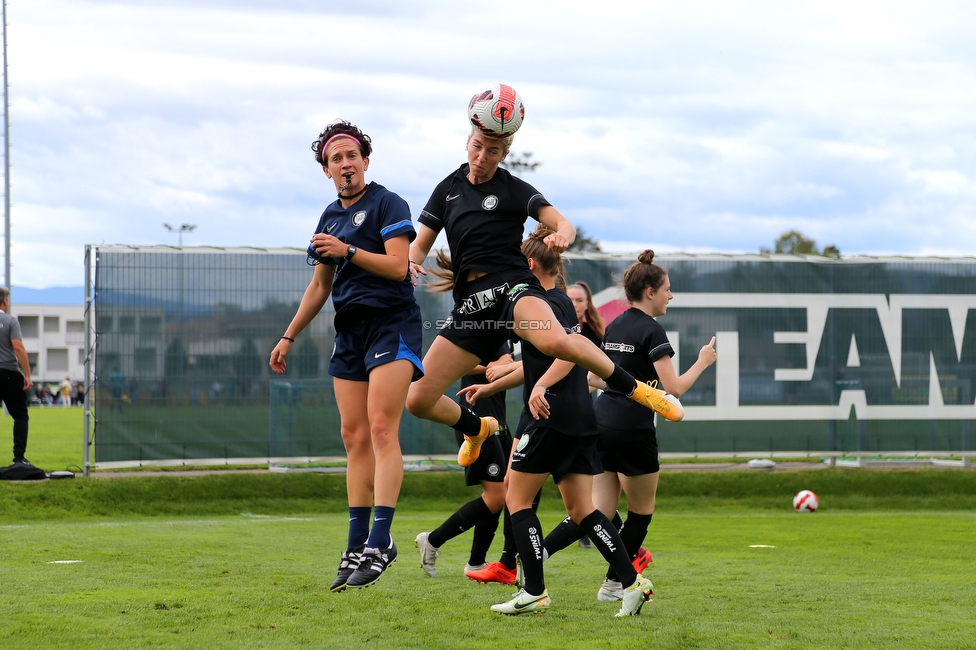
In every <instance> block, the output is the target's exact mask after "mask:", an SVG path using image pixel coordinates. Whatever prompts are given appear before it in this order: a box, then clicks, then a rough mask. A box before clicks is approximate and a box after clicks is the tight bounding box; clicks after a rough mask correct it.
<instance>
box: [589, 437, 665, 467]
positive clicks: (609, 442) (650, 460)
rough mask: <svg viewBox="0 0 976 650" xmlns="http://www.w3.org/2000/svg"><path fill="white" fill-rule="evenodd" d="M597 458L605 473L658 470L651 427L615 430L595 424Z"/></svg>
mask: <svg viewBox="0 0 976 650" xmlns="http://www.w3.org/2000/svg"><path fill="white" fill-rule="evenodd" d="M598 428H599V430H600V444H599V451H600V460H601V461H602V462H603V469H604V470H605V471H607V472H617V473H619V474H623V475H624V476H640V475H642V474H653V473H654V472H659V471H661V461H660V459H659V458H658V449H657V433H656V432H655V430H654V429H653V428H644V429H615V428H613V427H607V426H603V425H599V427H598Z"/></svg>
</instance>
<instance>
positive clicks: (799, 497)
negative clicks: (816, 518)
mask: <svg viewBox="0 0 976 650" xmlns="http://www.w3.org/2000/svg"><path fill="white" fill-rule="evenodd" d="M819 506H820V499H818V498H817V495H816V494H814V493H813V492H811V491H810V490H800V491H799V492H797V493H796V496H795V497H793V509H794V510H796V511H797V512H815V511H816V510H817V508H818V507H819Z"/></svg>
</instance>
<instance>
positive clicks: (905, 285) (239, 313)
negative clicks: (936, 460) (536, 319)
mask: <svg viewBox="0 0 976 650" xmlns="http://www.w3.org/2000/svg"><path fill="white" fill-rule="evenodd" d="M88 254H89V258H90V262H91V264H90V266H91V267H92V269H93V272H92V273H90V277H89V287H90V288H91V291H92V302H93V308H92V309H89V310H88V311H87V313H88V321H89V330H90V332H91V335H92V336H93V337H94V339H93V342H92V345H91V346H90V349H93V350H94V355H93V361H94V364H93V367H92V369H91V372H90V373H89V381H90V383H91V385H92V386H93V388H94V390H93V391H91V390H90V391H88V393H87V394H88V395H89V396H90V399H91V400H92V401H91V403H90V405H89V409H88V411H87V413H88V416H86V417H90V418H91V419H90V420H89V423H94V452H95V463H96V465H97V466H99V467H110V466H119V465H132V464H140V463H142V464H171V463H184V462H185V463H187V464H205V463H236V462H254V461H255V459H261V460H275V459H277V460H284V459H298V458H300V459H310V458H332V457H341V456H342V454H343V452H342V445H341V439H340V438H339V428H338V416H337V413H336V410H335V404H334V400H333V398H332V395H331V389H330V387H331V382H330V380H329V378H328V376H327V373H326V371H325V370H326V367H327V364H328V358H329V355H330V353H331V350H332V342H333V336H334V329H333V326H332V320H333V311H332V307H331V301H330V303H329V304H328V305H327V306H326V308H325V309H324V310H323V312H322V313H321V314H320V315H319V316H318V317H317V318H316V319H315V321H313V323H312V325H311V326H310V327H309V328H308V329H307V330H306V332H304V333H303V334H302V335H301V336H300V337H298V340H297V341H296V347H295V351H294V352H293V354H292V355H291V357H290V358H289V370H288V373H287V374H286V375H285V376H283V377H279V376H277V375H274V373H271V372H270V370H269V368H268V363H267V362H268V356H269V354H270V351H271V349H272V348H273V347H274V345H275V344H276V342H277V341H278V338H279V337H280V336H281V334H282V332H283V331H284V328H285V327H286V326H287V324H288V323H289V321H290V320H291V318H292V317H293V316H294V313H295V310H296V308H297V306H298V303H299V301H300V299H301V296H302V294H303V292H304V290H305V287H306V286H307V284H308V280H309V278H310V276H311V269H310V268H309V267H308V266H307V264H306V261H305V254H304V251H300V250H294V249H267V250H261V249H214V248H184V249H174V248H170V247H123V246H99V247H91V248H90V249H89V251H88ZM567 257H568V258H569V260H568V261H569V264H568V266H567V272H568V275H569V278H570V280H584V281H586V282H587V283H589V285H590V286H591V287H592V288H593V289H594V291H595V292H597V295H596V302H597V304H598V305H599V307H600V310H601V312H602V313H603V314H604V315H605V317H606V318H608V319H609V318H612V317H613V316H614V315H616V314H617V313H619V312H620V311H622V310H623V309H624V308H626V304H625V303H624V302H623V301H622V296H621V294H620V292H619V290H618V289H617V288H616V284H615V283H616V280H615V278H616V277H617V276H619V275H620V274H621V273H622V272H623V270H624V269H625V268H626V267H627V265H629V264H630V263H631V262H632V261H633V257H632V256H627V257H621V256H606V255H595V256H573V255H570V256H567ZM660 263H661V264H662V265H664V266H665V267H667V268H668V270H669V275H670V279H671V284H672V289H673V291H674V293H675V299H674V301H673V302H672V303H671V307H670V308H669V310H668V313H667V315H666V316H664V317H662V318H661V319H660V322H661V323H662V325H664V327H665V329H666V330H667V331H668V333H669V337H670V338H671V341H672V344H673V345H674V346H675V348H676V349H677V351H678V354H677V355H676V357H675V359H674V362H675V363H676V365H677V367H678V370H679V372H680V371H683V370H685V369H686V368H687V367H688V366H689V365H690V364H691V363H693V362H694V360H695V359H696V358H697V354H698V350H699V349H700V347H701V346H702V345H703V344H705V343H706V342H707V341H708V340H709V339H710V338H711V336H713V335H715V336H716V337H717V340H718V344H717V349H718V351H719V361H718V363H717V364H715V366H713V367H711V368H710V369H709V370H707V371H706V372H705V373H704V374H703V375H702V377H701V378H700V379H699V380H698V382H697V383H696V384H695V386H694V387H693V389H692V390H690V391H689V392H688V393H686V394H685V395H684V396H683V397H682V403H683V404H684V405H685V407H686V411H687V415H686V417H685V420H684V421H683V422H681V423H677V424H673V423H668V422H662V423H660V424H659V434H660V435H659V439H660V443H661V450H662V452H664V453H666V454H685V455H708V454H721V455H730V454H743V455H744V454H748V455H752V454H756V453H762V454H765V455H794V454H797V453H802V454H810V455H827V456H830V455H833V456H837V455H843V454H853V455H862V456H863V455H865V454H879V455H880V454H908V455H910V454H916V453H937V454H941V455H950V454H955V455H967V454H968V453H969V452H971V451H972V442H971V422H972V419H973V417H974V415H976V406H974V401H976V397H974V386H976V317H970V315H971V313H972V312H973V310H976V259H954V260H945V259H909V258H890V259H872V258H857V259H845V260H827V259H824V258H813V257H794V256H719V255H703V256H690V255H670V256H662V257H661V258H660ZM417 297H418V301H419V302H420V305H421V310H422V312H423V314H424V318H425V320H426V323H425V326H426V327H427V329H426V331H425V348H426V346H429V344H430V342H431V340H432V339H433V336H434V335H435V334H436V321H437V320H438V319H442V318H443V317H444V316H445V315H446V314H447V313H448V311H449V310H450V306H451V304H450V295H449V294H432V293H429V292H426V291H423V290H418V292H417ZM514 393H518V391H515V392H514ZM510 400H511V404H513V408H515V407H517V406H518V404H519V403H520V402H519V400H520V396H519V395H517V394H513V396H510ZM516 413H517V412H515V411H513V416H514V415H515V414H516ZM515 419H516V418H514V417H512V418H510V420H512V422H511V423H512V424H514V420H515ZM88 426H90V424H89V425H88ZM400 437H401V444H402V445H403V448H404V453H406V454H409V455H417V456H437V455H441V454H451V455H453V454H454V453H455V452H456V448H455V447H456V445H455V442H454V437H453V433H452V432H451V431H450V430H449V429H447V428H446V427H441V426H437V425H433V424H431V423H429V422H425V421H419V420H417V419H415V418H413V417H411V416H409V415H405V417H404V421H403V427H402V429H401V436H400ZM86 449H87V448H86Z"/></svg>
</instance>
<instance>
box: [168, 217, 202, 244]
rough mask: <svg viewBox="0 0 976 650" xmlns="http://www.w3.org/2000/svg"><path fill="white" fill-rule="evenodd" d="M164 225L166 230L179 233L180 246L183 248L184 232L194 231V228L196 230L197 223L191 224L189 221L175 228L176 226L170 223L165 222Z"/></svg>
mask: <svg viewBox="0 0 976 650" xmlns="http://www.w3.org/2000/svg"><path fill="white" fill-rule="evenodd" d="M163 227H165V228H166V230H168V231H170V232H175V233H177V235H178V236H179V242H180V248H183V233H185V232H193V231H194V230H196V225H195V224H189V223H185V224H183V225H182V226H180V227H179V228H175V227H173V226H171V225H169V224H168V223H164V224H163Z"/></svg>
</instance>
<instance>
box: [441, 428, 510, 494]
mask: <svg viewBox="0 0 976 650" xmlns="http://www.w3.org/2000/svg"><path fill="white" fill-rule="evenodd" d="M454 435H455V437H456V438H457V441H458V447H460V446H461V443H462V442H464V434H462V433H461V432H460V431H458V430H457V429H455V430H454ZM511 453H512V434H511V433H510V432H509V430H508V427H507V426H505V425H502V426H501V427H500V428H499V429H498V433H496V434H495V435H493V436H490V437H489V438H488V439H487V440H485V441H484V442H483V443H481V452H480V453H479V454H478V460H476V461H474V463H472V464H471V465H468V466H467V467H465V468H464V484H465V485H468V486H471V485H481V482H482V481H486V482H488V483H501V482H503V481H504V480H505V474H507V473H508V457H509V456H510V455H511Z"/></svg>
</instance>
